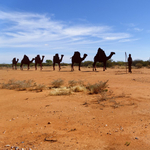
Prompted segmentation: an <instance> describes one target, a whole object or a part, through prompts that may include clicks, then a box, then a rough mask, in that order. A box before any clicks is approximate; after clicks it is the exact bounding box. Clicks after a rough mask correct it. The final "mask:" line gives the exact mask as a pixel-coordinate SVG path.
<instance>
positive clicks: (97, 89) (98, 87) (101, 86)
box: [87, 80, 108, 94]
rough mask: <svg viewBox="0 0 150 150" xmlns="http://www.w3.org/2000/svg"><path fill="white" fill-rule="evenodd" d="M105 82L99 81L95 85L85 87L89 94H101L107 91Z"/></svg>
mask: <svg viewBox="0 0 150 150" xmlns="http://www.w3.org/2000/svg"><path fill="white" fill-rule="evenodd" d="M107 82H108V80H107V81H106V82H102V81H99V82H98V83H95V84H89V85H88V86H87V89H88V90H89V92H90V94H98V93H102V92H104V91H107V89H106V87H107V86H108V85H107Z"/></svg>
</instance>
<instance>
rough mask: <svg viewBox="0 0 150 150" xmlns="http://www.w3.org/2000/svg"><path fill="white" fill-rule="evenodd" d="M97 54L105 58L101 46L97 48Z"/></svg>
mask: <svg viewBox="0 0 150 150" xmlns="http://www.w3.org/2000/svg"><path fill="white" fill-rule="evenodd" d="M97 55H99V57H100V58H106V54H105V52H104V50H102V49H101V48H99V49H98V52H97Z"/></svg>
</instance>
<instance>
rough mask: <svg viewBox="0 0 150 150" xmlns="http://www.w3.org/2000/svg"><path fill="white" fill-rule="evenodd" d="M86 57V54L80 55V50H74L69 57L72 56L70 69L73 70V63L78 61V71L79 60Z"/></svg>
mask: <svg viewBox="0 0 150 150" xmlns="http://www.w3.org/2000/svg"><path fill="white" fill-rule="evenodd" d="M86 57H87V54H84V55H83V58H81V57H80V52H78V51H76V52H74V55H73V56H72V57H71V58H72V64H71V71H74V67H73V66H74V63H79V71H80V66H81V62H82V61H83V60H84V59H85V58H86Z"/></svg>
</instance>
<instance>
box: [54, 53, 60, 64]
mask: <svg viewBox="0 0 150 150" xmlns="http://www.w3.org/2000/svg"><path fill="white" fill-rule="evenodd" d="M54 61H55V62H58V61H59V55H58V53H56V54H55V56H54V57H53V62H54Z"/></svg>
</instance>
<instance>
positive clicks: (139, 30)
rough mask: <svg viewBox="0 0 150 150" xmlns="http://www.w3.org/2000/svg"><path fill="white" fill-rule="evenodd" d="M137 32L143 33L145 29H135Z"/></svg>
mask: <svg viewBox="0 0 150 150" xmlns="http://www.w3.org/2000/svg"><path fill="white" fill-rule="evenodd" d="M134 30H135V31H138V32H141V31H143V29H140V28H134Z"/></svg>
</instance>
